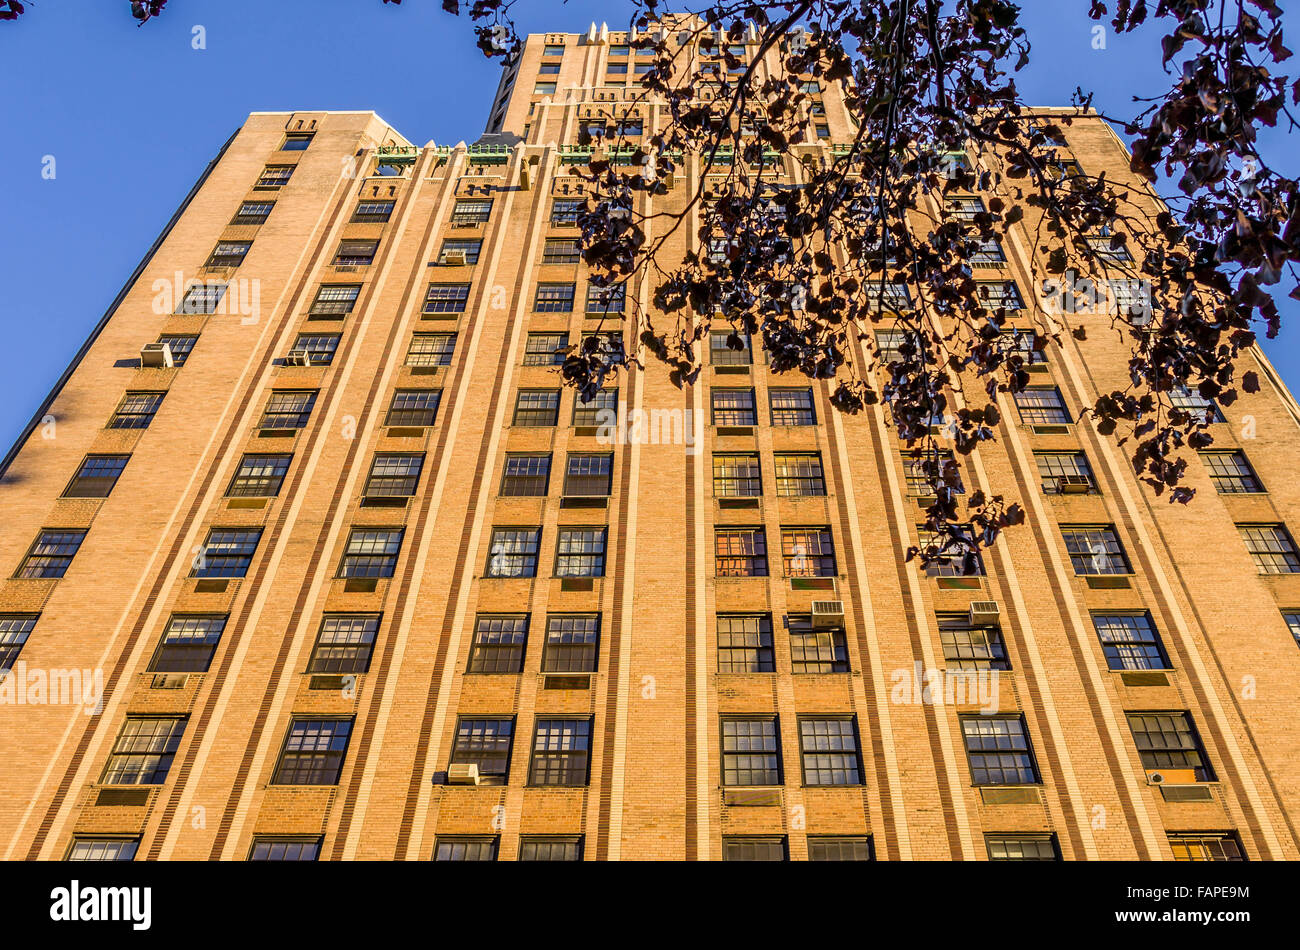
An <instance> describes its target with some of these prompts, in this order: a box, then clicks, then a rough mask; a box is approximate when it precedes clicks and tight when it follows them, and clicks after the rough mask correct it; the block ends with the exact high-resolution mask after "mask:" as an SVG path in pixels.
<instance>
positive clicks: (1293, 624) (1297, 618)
mask: <svg viewBox="0 0 1300 950" xmlns="http://www.w3.org/2000/svg"><path fill="white" fill-rule="evenodd" d="M1282 619H1283V620H1284V621H1285V622H1286V627H1287V629H1288V630H1290V631H1291V636H1293V637H1295V642H1296V645H1297V646H1300V611H1293V610H1287V611H1284V612H1283V613H1282Z"/></svg>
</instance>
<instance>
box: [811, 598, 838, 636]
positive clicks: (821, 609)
mask: <svg viewBox="0 0 1300 950" xmlns="http://www.w3.org/2000/svg"><path fill="white" fill-rule="evenodd" d="M812 625H813V629H815V630H825V629H827V628H829V627H842V626H844V601H842V600H814V601H813V602H812Z"/></svg>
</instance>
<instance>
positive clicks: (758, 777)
mask: <svg viewBox="0 0 1300 950" xmlns="http://www.w3.org/2000/svg"><path fill="white" fill-rule="evenodd" d="M776 736H777V733H776V718H775V717H773V716H768V717H764V718H759V719H723V720H722V784H723V785H780V784H781V756H780V751H779V747H778V745H777V737H776Z"/></svg>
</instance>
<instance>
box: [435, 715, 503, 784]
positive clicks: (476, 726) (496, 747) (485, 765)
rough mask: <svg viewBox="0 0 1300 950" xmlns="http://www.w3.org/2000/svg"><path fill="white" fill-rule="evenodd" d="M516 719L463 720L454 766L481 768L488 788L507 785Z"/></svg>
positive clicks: (454, 746)
mask: <svg viewBox="0 0 1300 950" xmlns="http://www.w3.org/2000/svg"><path fill="white" fill-rule="evenodd" d="M514 732H515V721H514V720H513V719H461V720H460V721H458V722H457V723H456V741H455V742H454V743H452V746H451V761H450V763H449V764H450V765H477V766H478V779H479V782H481V783H482V784H484V785H504V784H505V783H506V778H507V776H509V774H510V745H511V740H512V739H513V738H514Z"/></svg>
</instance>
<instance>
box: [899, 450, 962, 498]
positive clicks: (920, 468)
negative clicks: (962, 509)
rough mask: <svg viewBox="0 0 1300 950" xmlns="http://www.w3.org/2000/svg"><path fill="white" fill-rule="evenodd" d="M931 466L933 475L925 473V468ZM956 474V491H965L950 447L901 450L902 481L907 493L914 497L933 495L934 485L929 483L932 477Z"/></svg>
mask: <svg viewBox="0 0 1300 950" xmlns="http://www.w3.org/2000/svg"><path fill="white" fill-rule="evenodd" d="M927 465H928V466H931V467H932V468H931V470H932V471H934V472H935V474H934V475H930V474H927V473H926V468H927ZM950 472H951V473H953V474H955V475H956V476H957V486H958V487H957V490H958V492H962V493H964V492H965V488H964V486H962V484H961V471H960V469H958V468H957V462H956V459H955V458H954V457H953V454H952V451H951V450H950V449H937V450H935V451H924V450H919V449H918V450H916V451H911V452H909V451H904V452H903V481H904V482H905V483H906V485H907V493H908V494H909V495H912V496H915V497H921V498H924V497H933V496H934V486H933V485H931V479H932V478H934V477H936V476H937V477H939V478H941V479H942V478H943V477H944V476H945V475H947V474H948V473H950Z"/></svg>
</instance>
